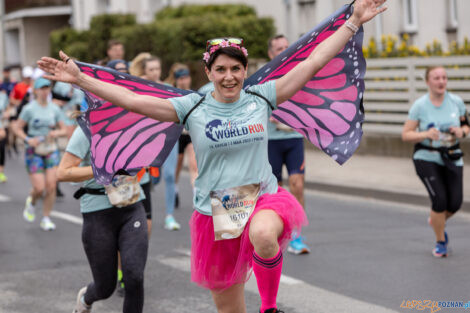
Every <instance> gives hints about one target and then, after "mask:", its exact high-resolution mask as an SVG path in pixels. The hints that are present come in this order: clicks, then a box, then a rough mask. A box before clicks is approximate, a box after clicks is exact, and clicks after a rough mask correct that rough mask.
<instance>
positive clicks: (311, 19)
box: [298, 0, 318, 36]
mask: <svg viewBox="0 0 470 313" xmlns="http://www.w3.org/2000/svg"><path fill="white" fill-rule="evenodd" d="M298 4H299V24H298V25H299V28H298V30H299V31H300V34H298V35H300V36H301V35H302V34H303V33H305V32H307V31H308V30H310V29H311V28H312V27H313V26H315V24H317V23H318V21H316V20H315V8H316V7H315V0H298Z"/></svg>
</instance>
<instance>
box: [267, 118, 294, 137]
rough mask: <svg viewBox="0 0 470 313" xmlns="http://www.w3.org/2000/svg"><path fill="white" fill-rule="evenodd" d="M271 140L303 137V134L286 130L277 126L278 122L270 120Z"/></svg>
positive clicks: (269, 131) (269, 132)
mask: <svg viewBox="0 0 470 313" xmlns="http://www.w3.org/2000/svg"><path fill="white" fill-rule="evenodd" d="M268 134H269V140H281V139H293V138H302V137H303V136H302V134H300V133H298V132H296V131H295V130H292V131H285V130H280V129H277V128H276V124H275V123H272V122H269V121H268Z"/></svg>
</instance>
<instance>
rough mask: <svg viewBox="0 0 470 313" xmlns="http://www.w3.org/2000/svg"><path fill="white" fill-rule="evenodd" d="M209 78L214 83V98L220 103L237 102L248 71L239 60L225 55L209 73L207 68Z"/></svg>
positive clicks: (220, 56) (215, 63)
mask: <svg viewBox="0 0 470 313" xmlns="http://www.w3.org/2000/svg"><path fill="white" fill-rule="evenodd" d="M206 74H207V77H208V78H209V80H210V81H211V82H213V83H214V98H215V100H217V101H219V102H225V103H230V102H235V101H237V100H238V98H240V91H241V90H242V88H243V81H244V79H245V76H246V69H245V68H244V67H243V64H242V63H241V62H240V61H238V60H237V59H233V58H231V57H229V56H227V55H225V54H221V55H219V56H218V57H217V58H216V59H215V61H214V63H213V64H212V68H211V70H210V71H209V70H208V69H207V67H206Z"/></svg>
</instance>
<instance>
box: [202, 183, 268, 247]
mask: <svg viewBox="0 0 470 313" xmlns="http://www.w3.org/2000/svg"><path fill="white" fill-rule="evenodd" d="M259 192H260V185H259V184H250V185H244V186H239V187H234V188H227V189H222V190H216V191H211V192H210V197H211V205H212V220H213V223H214V237H215V240H224V239H233V238H238V237H239V236H240V235H241V233H242V232H243V230H244V229H245V226H246V223H247V222H248V219H249V218H250V216H251V214H252V213H253V210H254V209H255V205H256V201H257V200H258V197H259Z"/></svg>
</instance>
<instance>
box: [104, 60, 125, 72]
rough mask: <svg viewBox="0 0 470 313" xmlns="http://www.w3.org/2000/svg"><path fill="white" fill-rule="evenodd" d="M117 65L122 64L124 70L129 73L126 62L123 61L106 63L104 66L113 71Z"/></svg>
mask: <svg viewBox="0 0 470 313" xmlns="http://www.w3.org/2000/svg"><path fill="white" fill-rule="evenodd" d="M119 64H124V67H125V68H126V72H129V66H128V64H127V62H126V61H124V60H112V61H109V62H108V63H106V66H107V67H110V68H112V69H113V70H116V66H118V65H119Z"/></svg>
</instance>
